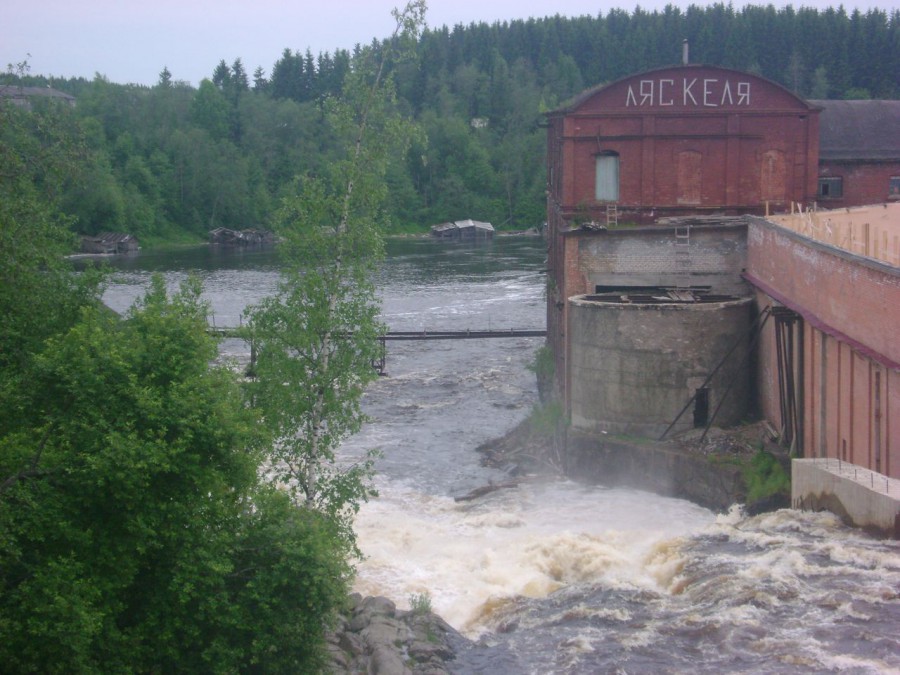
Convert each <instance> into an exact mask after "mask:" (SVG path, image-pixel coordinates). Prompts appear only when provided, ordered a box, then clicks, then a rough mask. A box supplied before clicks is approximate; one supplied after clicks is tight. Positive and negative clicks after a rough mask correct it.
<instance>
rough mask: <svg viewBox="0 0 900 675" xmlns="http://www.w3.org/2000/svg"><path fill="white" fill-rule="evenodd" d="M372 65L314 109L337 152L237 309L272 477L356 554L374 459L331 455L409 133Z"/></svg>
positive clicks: (288, 210)
mask: <svg viewBox="0 0 900 675" xmlns="http://www.w3.org/2000/svg"><path fill="white" fill-rule="evenodd" d="M423 9H424V3H422V2H411V3H410V4H408V5H407V7H406V9H405V11H404V13H403V14H398V15H397V17H396V18H397V22H398V32H397V34H396V36H395V39H396V40H397V42H398V43H400V42H402V40H403V39H404V31H410V30H412V31H415V30H417V29H418V26H419V25H420V23H421V21H422V15H421V13H422V11H423ZM384 58H385V56H384V55H382V54H379V53H378V52H376V51H375V50H373V49H371V48H367V49H361V50H360V51H359V52H358V53H357V54H356V55H355V56H354V58H353V61H352V62H351V64H350V70H349V71H348V73H347V76H346V78H345V81H344V89H343V93H342V96H341V97H340V98H332V99H329V100H328V101H327V102H326V104H325V106H324V111H325V121H326V122H327V125H328V128H329V131H330V133H331V134H333V137H334V138H335V139H337V140H338V141H339V142H340V143H341V146H340V147H341V152H340V153H338V154H337V156H336V157H335V159H334V161H332V162H331V163H330V164H329V165H327V166H325V167H324V169H323V171H322V172H321V174H319V175H315V176H312V175H308V176H304V177H302V178H300V179H298V180H297V181H296V184H295V186H296V187H295V192H294V193H293V194H291V195H289V196H286V197H285V198H284V199H283V200H282V205H281V208H280V209H279V211H278V215H277V219H276V223H277V231H278V232H279V233H280V234H281V235H282V237H283V239H284V241H283V244H282V245H281V247H280V252H281V253H282V258H283V265H282V270H283V274H282V280H281V283H280V284H279V288H278V292H277V293H276V294H275V295H274V296H272V297H270V298H267V299H265V300H264V301H263V302H262V303H260V304H259V305H258V306H256V307H253V308H250V309H249V310H248V318H249V321H248V332H249V334H250V335H251V336H252V339H253V341H254V344H255V346H256V354H257V359H256V369H255V373H254V374H255V376H256V377H255V380H254V381H253V382H252V383H250V385H249V386H248V392H249V395H250V400H251V401H252V403H253V405H254V406H255V407H257V408H258V409H259V410H260V411H261V413H262V418H263V421H264V423H265V428H266V430H267V431H268V433H269V434H270V436H271V438H272V450H271V452H270V453H269V457H268V459H269V461H270V463H271V471H272V473H273V476H274V477H275V478H276V479H277V480H278V481H279V482H280V483H282V484H283V485H284V487H285V488H286V490H287V491H288V492H289V493H290V494H291V495H292V496H293V498H294V499H295V500H296V501H297V502H298V503H300V504H302V505H304V506H305V507H307V508H309V509H311V510H315V511H317V512H318V513H321V514H324V515H325V516H326V517H327V518H328V519H329V521H330V522H332V523H333V524H334V525H335V527H336V528H337V529H338V531H339V532H340V533H341V535H342V537H343V539H344V541H345V543H346V545H347V548H348V551H349V552H351V553H357V554H358V551H356V548H355V537H354V534H353V530H352V519H353V515H354V514H355V513H356V511H357V510H358V509H359V505H360V503H361V502H363V501H366V500H367V499H368V498H369V497H370V496H372V495H374V494H375V493H374V490H373V489H372V487H371V485H370V477H371V473H372V467H373V461H374V455H373V454H371V453H370V454H369V455H367V456H366V457H364V458H363V459H362V460H361V461H359V462H358V463H356V464H352V465H350V466H347V465H344V464H342V463H341V462H339V461H338V458H337V457H336V455H335V450H336V448H337V447H338V445H339V444H340V442H341V441H342V440H344V439H345V438H346V437H347V436H349V435H350V434H353V433H355V432H357V431H359V429H360V427H361V425H362V424H363V422H364V421H365V416H364V414H363V412H362V408H361V398H362V394H363V392H364V391H365V389H366V386H367V385H368V384H369V383H370V382H372V381H373V380H374V379H375V378H376V377H377V373H376V372H375V370H374V368H373V366H372V364H373V362H374V361H375V359H376V358H377V356H378V346H379V345H378V337H379V336H380V335H382V334H383V332H384V327H383V326H382V324H381V323H380V322H379V320H378V317H379V314H380V306H379V303H378V302H377V298H376V295H375V286H374V283H373V277H374V274H375V272H376V269H377V264H378V262H379V261H380V260H381V258H382V256H383V248H384V247H383V242H382V238H381V232H380V227H379V226H380V225H381V224H382V223H383V222H384V221H385V219H386V218H385V212H384V203H385V199H386V194H387V191H386V182H385V175H386V173H387V167H388V164H389V158H390V157H391V156H392V155H393V154H399V155H402V154H403V153H404V152H405V143H408V142H409V139H410V138H412V136H413V134H414V129H413V128H412V127H411V126H410V125H409V124H408V123H407V122H406V121H404V119H403V118H402V117H401V116H400V115H399V114H398V112H397V110H396V99H395V96H394V89H393V83H392V81H391V79H390V78H389V77H387V76H386V75H385V73H384V70H383V69H384Z"/></svg>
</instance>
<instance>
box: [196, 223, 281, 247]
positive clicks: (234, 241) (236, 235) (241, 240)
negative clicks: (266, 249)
mask: <svg viewBox="0 0 900 675" xmlns="http://www.w3.org/2000/svg"><path fill="white" fill-rule="evenodd" d="M209 243H210V244H215V245H217V246H233V247H236V248H244V247H248V246H271V245H272V244H274V243H275V234H274V233H273V232H269V231H268V230H256V229H248V230H232V229H230V228H227V227H217V228H215V229H214V230H210V231H209Z"/></svg>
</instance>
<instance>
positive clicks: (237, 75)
mask: <svg viewBox="0 0 900 675" xmlns="http://www.w3.org/2000/svg"><path fill="white" fill-rule="evenodd" d="M301 39H302V37H301ZM684 39H687V40H688V41H689V44H690V54H691V61H692V62H695V63H706V64H710V65H721V66H726V67H732V68H736V69H739V70H746V71H750V72H754V73H758V74H760V75H762V76H764V77H766V78H769V79H771V80H774V81H776V82H779V83H781V84H783V85H785V86H787V87H788V88H790V89H791V90H793V91H795V92H797V93H798V94H800V95H801V96H804V97H807V98H898V97H900V10H897V11H893V12H892V13H890V14H888V13H886V12H884V11H880V10H871V11H868V12H866V13H861V12H859V11H854V12H853V13H851V14H848V13H847V12H846V11H845V10H844V9H843V8H838V9H826V10H817V9H806V8H803V9H799V10H794V9H792V8H790V7H787V8H784V9H775V8H774V7H773V6H771V5H769V6H765V7H763V6H748V7H745V8H743V9H735V8H734V7H733V6H731V5H724V4H717V5H713V6H710V7H697V6H691V7H689V8H688V9H687V10H684V11H682V10H680V9H678V8H675V7H672V6H669V7H667V8H666V9H665V10H663V11H654V12H645V11H642V10H640V9H636V10H634V11H633V12H626V11H622V10H611V11H610V12H609V13H608V14H606V15H605V16H604V15H598V16H583V17H578V18H563V17H559V16H556V17H550V18H546V19H529V20H527V21H518V20H517V21H511V22H503V23H494V24H490V25H489V24H486V23H477V24H475V23H473V24H470V25H468V26H462V25H457V26H455V27H453V28H447V27H442V28H437V29H433V30H429V31H426V32H425V34H424V35H423V36H422V38H421V40H420V41H419V44H418V49H417V52H418V62H417V63H414V62H402V63H391V64H389V66H390V68H391V71H392V73H393V76H394V78H395V81H396V84H397V91H398V98H397V101H396V105H397V106H398V107H399V108H400V109H401V110H402V111H403V112H404V113H406V114H408V115H409V116H411V117H413V118H415V119H416V120H417V122H418V123H419V125H420V127H421V129H422V131H423V132H424V133H423V135H422V139H417V140H415V142H414V143H413V146H412V148H411V150H410V152H409V153H408V154H407V156H405V157H397V158H395V161H394V163H393V165H392V167H391V170H390V172H389V181H390V193H391V200H390V207H389V209H390V213H389V214H388V215H389V217H390V221H391V223H392V226H393V227H394V228H396V229H403V230H415V229H423V228H425V227H427V226H428V225H429V224H433V223H438V222H442V221H446V220H458V219H461V218H475V219H478V220H486V221H491V222H492V223H494V224H495V226H500V227H503V228H525V227H530V226H534V225H538V224H540V223H541V222H542V221H543V219H544V187H545V169H544V159H543V158H544V144H545V136H544V131H543V129H542V128H541V121H542V113H543V112H545V111H546V110H549V109H552V108H554V107H556V106H558V105H560V104H561V103H562V102H564V101H565V100H566V99H568V98H570V97H571V96H573V95H574V94H576V93H578V92H580V91H581V90H583V89H585V88H587V87H591V86H594V85H597V84H601V83H604V82H610V81H613V80H616V79H618V78H621V77H624V76H626V75H629V74H632V73H636V72H640V71H643V70H647V69H651V68H656V67H661V66H666V65H671V64H673V63H678V62H680V60H681V46H682V41H683V40H684ZM378 44H379V43H378V41H377V40H376V41H373V45H375V46H378ZM350 63H351V53H350V52H348V51H346V50H337V51H335V52H334V53H322V54H319V55H317V56H313V54H311V53H310V52H309V51H306V52H305V53H300V52H293V51H291V50H289V49H285V50H284V52H283V53H282V56H281V58H279V59H278V61H276V62H275V64H274V65H273V66H272V68H271V70H270V71H268V72H267V71H266V70H264V69H263V68H262V67H256V68H255V69H254V71H253V73H252V75H251V74H249V73H248V71H247V70H246V69H245V66H244V64H243V63H242V61H241V59H240V58H237V59H235V60H234V61H233V62H232V63H231V64H230V65H229V64H228V63H227V62H226V61H225V60H223V61H221V62H220V63H219V64H218V65H217V66H215V68H214V69H213V70H212V72H211V73H210V77H209V79H208V80H204V81H203V82H202V83H201V84H200V86H199V87H198V88H194V87H191V86H189V85H187V84H185V83H184V82H180V81H179V80H177V78H176V77H175V76H173V74H172V73H170V72H169V71H168V69H164V70H163V71H162V73H161V74H160V79H159V82H158V83H157V84H156V85H155V86H153V87H144V86H136V85H120V84H115V83H111V82H109V81H107V80H106V79H105V78H103V77H101V76H97V77H95V78H94V80H92V81H88V80H85V79H83V78H80V79H70V80H60V79H52V78H45V77H41V76H18V77H17V76H15V75H13V74H10V76H8V77H6V78H5V80H6V82H5V83H6V84H16V83H21V84H32V85H50V86H52V87H55V88H57V89H60V90H62V91H65V92H67V93H70V94H73V95H74V96H76V97H77V99H78V105H77V106H76V108H74V109H73V110H72V111H71V113H69V114H70V115H72V116H74V117H75V120H74V121H73V122H72V124H73V126H76V127H77V128H78V129H80V131H81V132H82V133H83V135H84V144H85V146H84V147H85V152H84V153H83V157H82V162H83V166H82V167H81V171H80V172H78V173H77V174H75V175H73V176H72V177H71V180H70V182H69V187H68V189H67V191H66V192H65V194H63V195H61V200H62V203H63V204H64V206H65V209H66V210H67V211H68V212H69V213H71V214H72V215H74V216H75V217H76V221H75V225H74V227H75V228H76V229H77V230H78V231H79V232H84V233H93V232H97V231H101V230H127V231H129V232H132V233H134V234H137V235H138V236H141V237H144V238H148V237H149V238H154V239H171V238H175V237H177V236H179V235H183V233H188V234H190V235H192V236H193V235H196V236H205V233H206V232H207V231H208V230H209V229H211V228H213V227H217V226H226V227H235V228H244V227H253V226H264V225H265V224H266V222H267V221H268V220H269V217H270V214H271V213H272V211H273V209H274V208H275V206H276V205H277V203H278V202H279V198H280V197H281V196H282V195H284V194H286V193H287V192H289V191H290V190H291V189H292V184H293V180H294V177H295V176H297V175H299V174H305V173H309V172H314V173H315V172H318V171H321V170H323V168H324V167H325V166H327V165H328V163H329V160H330V158H331V157H332V156H333V155H334V147H335V144H334V142H333V139H331V138H329V136H328V134H327V133H325V132H324V131H323V126H322V124H321V121H322V104H323V101H324V100H325V99H326V97H328V96H332V95H336V94H338V93H339V91H340V87H341V83H342V81H343V77H344V74H345V73H346V72H347V70H348V68H350Z"/></svg>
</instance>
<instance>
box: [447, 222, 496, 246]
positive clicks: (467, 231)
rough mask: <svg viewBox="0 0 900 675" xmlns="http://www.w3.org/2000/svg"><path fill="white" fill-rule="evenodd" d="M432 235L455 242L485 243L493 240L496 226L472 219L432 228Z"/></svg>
mask: <svg viewBox="0 0 900 675" xmlns="http://www.w3.org/2000/svg"><path fill="white" fill-rule="evenodd" d="M431 235H432V236H433V237H436V238H438V239H450V240H454V241H484V240H487V239H493V237H494V226H493V225H491V224H490V223H483V222H480V221H478V220H472V219H471V218H469V219H466V220H457V221H455V222H452V223H441V224H439V225H432V226H431Z"/></svg>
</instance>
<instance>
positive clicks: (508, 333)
mask: <svg viewBox="0 0 900 675" xmlns="http://www.w3.org/2000/svg"><path fill="white" fill-rule="evenodd" d="M209 333H210V334H212V335H216V336H218V337H230V338H242V339H245V340H249V337H248V335H247V333H246V330H245V329H244V328H242V327H233V326H232V327H218V326H210V327H209ZM546 335H547V331H546V330H530V329H518V328H509V329H506V330H493V329H491V330H431V331H429V330H420V331H402V330H392V331H388V332H387V333H385V334H384V335H382V336H381V337H379V338H378V340H379V342H381V356H380V358H379V359H378V360H376V361H375V362H374V363H373V364H372V365H373V367H374V368H375V369H376V370H377V371H378V372H379V374H382V375H383V374H384V372H385V370H384V367H385V365H386V362H387V342H389V341H403V340H484V339H497V338H525V337H546ZM250 342H251V344H250V367H251V369H252V367H253V363H254V362H255V361H256V350H255V349H254V347H253V343H252V340H251V341H250Z"/></svg>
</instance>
